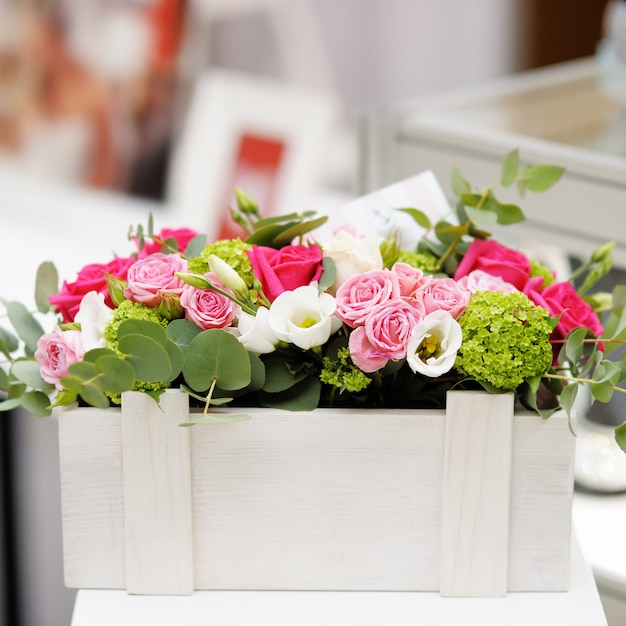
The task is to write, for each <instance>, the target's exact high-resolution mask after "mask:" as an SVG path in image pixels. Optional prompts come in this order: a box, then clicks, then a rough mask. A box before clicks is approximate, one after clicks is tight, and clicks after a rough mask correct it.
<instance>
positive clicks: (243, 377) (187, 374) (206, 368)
mask: <svg viewBox="0 0 626 626" xmlns="http://www.w3.org/2000/svg"><path fill="white" fill-rule="evenodd" d="M183 376H184V378H185V381H186V382H187V384H188V385H189V386H190V387H191V388H192V389H194V390H195V391H206V390H207V389H208V388H209V387H210V386H211V384H212V383H213V381H214V380H215V381H216V384H217V386H218V387H219V388H220V389H227V390H234V389H241V388H243V387H246V386H247V385H249V384H250V379H251V373H250V360H249V358H248V352H247V350H246V349H245V348H244V347H243V346H242V345H241V344H240V343H239V341H238V340H237V338H236V337H233V335H231V334H230V333H228V332H226V331H224V330H221V329H211V330H205V331H203V332H201V333H200V334H199V335H197V336H196V337H195V338H194V339H193V340H192V342H191V343H190V344H189V346H188V347H187V350H186V352H185V362H184V364H183Z"/></svg>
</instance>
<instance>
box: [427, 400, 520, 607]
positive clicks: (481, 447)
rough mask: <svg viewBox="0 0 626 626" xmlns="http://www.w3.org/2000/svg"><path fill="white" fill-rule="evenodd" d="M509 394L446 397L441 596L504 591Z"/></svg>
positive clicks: (508, 495)
mask: <svg viewBox="0 0 626 626" xmlns="http://www.w3.org/2000/svg"><path fill="white" fill-rule="evenodd" d="M513 402H514V397H513V394H511V393H508V394H502V395H495V396H487V395H486V394H485V393H481V392H472V391H468V392H460V391H452V392H449V393H448V396H447V402H446V440H445V457H444V458H445V461H444V479H443V484H444V487H443V514H442V531H441V532H442V537H441V574H440V588H439V590H440V592H441V595H443V596H457V597H458V596H461V597H495V596H504V595H505V594H506V590H507V571H508V552H509V508H510V506H509V505H510V501H511V444H512V435H513Z"/></svg>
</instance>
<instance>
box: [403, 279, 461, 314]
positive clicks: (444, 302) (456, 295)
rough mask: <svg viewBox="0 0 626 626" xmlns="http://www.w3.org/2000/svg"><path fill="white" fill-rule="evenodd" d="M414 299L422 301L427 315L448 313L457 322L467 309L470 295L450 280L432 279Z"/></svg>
mask: <svg viewBox="0 0 626 626" xmlns="http://www.w3.org/2000/svg"><path fill="white" fill-rule="evenodd" d="M415 297H416V298H418V299H421V300H422V302H423V303H424V308H425V309H426V314H427V315H428V313H433V312H434V311H448V313H450V315H452V317H453V318H454V319H455V320H457V319H459V317H460V316H461V314H462V313H463V311H465V308H466V307H467V303H468V302H469V299H470V293H469V292H468V291H467V290H465V289H463V288H462V287H460V286H459V284H458V283H457V282H456V281H455V280H453V279H452V278H433V280H431V281H430V282H428V283H426V285H425V286H424V287H423V288H422V289H420V290H419V291H418V293H417V294H416V296H415Z"/></svg>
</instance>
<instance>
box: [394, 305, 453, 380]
mask: <svg viewBox="0 0 626 626" xmlns="http://www.w3.org/2000/svg"><path fill="white" fill-rule="evenodd" d="M462 340H463V332H462V330H461V326H460V325H459V323H458V322H457V321H456V320H455V319H454V318H453V317H452V315H451V314H450V313H449V312H448V311H442V310H439V311H433V312H432V313H429V314H428V315H427V316H426V317H425V318H424V319H423V320H422V321H421V322H419V323H418V324H416V325H415V327H414V328H413V330H412V332H411V337H410V338H409V341H408V343H407V354H406V362H407V363H408V364H409V367H410V368H411V369H412V370H413V371H414V372H415V373H416V374H417V373H418V374H424V375H425V376H429V377H430V378H437V377H439V376H441V375H442V374H445V373H446V372H449V371H450V370H451V369H452V366H453V365H454V361H455V359H456V353H457V352H458V350H459V348H460V347H461V342H462Z"/></svg>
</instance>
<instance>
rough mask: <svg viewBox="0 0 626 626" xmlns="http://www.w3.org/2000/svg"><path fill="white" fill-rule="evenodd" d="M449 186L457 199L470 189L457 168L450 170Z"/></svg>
mask: <svg viewBox="0 0 626 626" xmlns="http://www.w3.org/2000/svg"><path fill="white" fill-rule="evenodd" d="M450 184H451V186H452V191H453V192H454V194H455V195H456V196H457V197H461V196H462V195H463V194H466V193H469V192H470V191H471V189H472V188H471V186H470V184H469V183H468V182H467V181H466V180H465V178H463V176H462V175H461V170H459V168H458V167H455V168H453V170H452V177H451V180H450Z"/></svg>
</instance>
